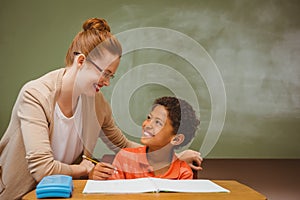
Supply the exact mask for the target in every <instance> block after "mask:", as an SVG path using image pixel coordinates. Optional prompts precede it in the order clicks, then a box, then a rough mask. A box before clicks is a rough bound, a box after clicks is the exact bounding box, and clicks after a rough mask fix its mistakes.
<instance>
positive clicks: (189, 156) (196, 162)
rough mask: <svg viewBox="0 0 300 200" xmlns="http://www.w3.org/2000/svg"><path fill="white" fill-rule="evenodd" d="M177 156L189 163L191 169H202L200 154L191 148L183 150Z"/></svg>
mask: <svg viewBox="0 0 300 200" xmlns="http://www.w3.org/2000/svg"><path fill="white" fill-rule="evenodd" d="M177 157H178V158H179V159H180V160H182V161H185V162H187V163H188V164H189V166H190V167H191V168H192V169H193V170H197V171H198V170H202V167H201V163H202V161H203V159H202V157H201V154H200V153H199V152H197V151H193V150H190V149H188V150H185V151H183V152H180V153H178V154H177Z"/></svg>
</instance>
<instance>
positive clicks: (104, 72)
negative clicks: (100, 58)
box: [74, 52, 115, 79]
mask: <svg viewBox="0 0 300 200" xmlns="http://www.w3.org/2000/svg"><path fill="white" fill-rule="evenodd" d="M79 54H81V53H79V52H74V55H75V56H77V55H79ZM86 61H88V62H90V63H91V64H92V65H93V66H94V67H96V69H97V70H99V72H100V73H101V74H102V76H103V77H104V78H106V79H113V78H115V76H114V75H113V74H110V73H108V72H106V71H103V69H101V68H100V67H99V66H98V65H97V64H96V63H94V62H93V61H92V60H91V59H89V58H86Z"/></svg>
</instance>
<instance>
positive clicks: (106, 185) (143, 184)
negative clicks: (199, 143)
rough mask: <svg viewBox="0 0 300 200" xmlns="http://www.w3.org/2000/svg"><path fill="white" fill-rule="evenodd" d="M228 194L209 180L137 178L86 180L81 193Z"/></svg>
mask: <svg viewBox="0 0 300 200" xmlns="http://www.w3.org/2000/svg"><path fill="white" fill-rule="evenodd" d="M159 191H168V192H198V193H200V192H229V190H227V189H225V188H222V187H221V186H219V185H217V184H215V183H213V182H212V181H210V180H204V179H193V180H169V179H160V178H138V179H122V180H104V181H95V180H88V181H87V183H86V185H85V187H84V190H83V193H116V194H125V193H143V192H159Z"/></svg>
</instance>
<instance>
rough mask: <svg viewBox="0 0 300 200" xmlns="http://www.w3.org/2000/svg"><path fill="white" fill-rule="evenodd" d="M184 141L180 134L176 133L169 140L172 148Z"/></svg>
mask: <svg viewBox="0 0 300 200" xmlns="http://www.w3.org/2000/svg"><path fill="white" fill-rule="evenodd" d="M183 141H184V135H183V134H181V133H177V134H176V135H175V136H174V137H173V139H172V140H171V144H172V145H174V146H178V145H180V144H181V143H182V142H183Z"/></svg>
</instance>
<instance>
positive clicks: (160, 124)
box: [155, 120, 163, 126]
mask: <svg viewBox="0 0 300 200" xmlns="http://www.w3.org/2000/svg"><path fill="white" fill-rule="evenodd" d="M155 123H156V124H157V125H159V126H163V123H162V122H161V121H159V120H156V121H155Z"/></svg>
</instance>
